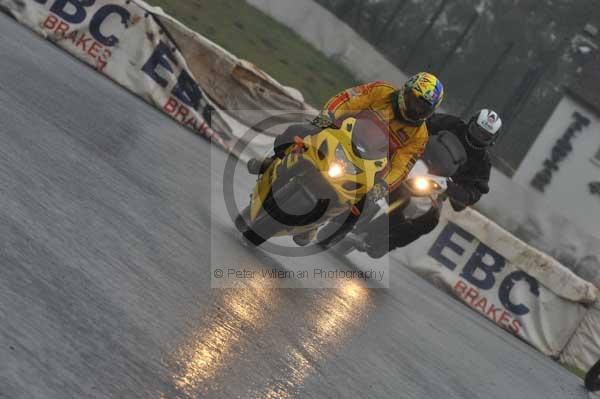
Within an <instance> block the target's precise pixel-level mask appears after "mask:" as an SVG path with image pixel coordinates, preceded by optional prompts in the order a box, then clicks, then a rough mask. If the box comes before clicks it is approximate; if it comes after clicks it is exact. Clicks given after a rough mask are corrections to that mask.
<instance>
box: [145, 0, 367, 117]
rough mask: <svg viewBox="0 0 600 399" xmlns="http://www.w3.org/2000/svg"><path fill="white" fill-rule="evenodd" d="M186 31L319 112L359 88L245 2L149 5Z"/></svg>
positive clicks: (160, 0) (157, 0)
mask: <svg viewBox="0 0 600 399" xmlns="http://www.w3.org/2000/svg"><path fill="white" fill-rule="evenodd" d="M149 3H150V4H152V5H155V6H159V7H162V8H163V9H164V10H165V11H166V12H167V13H169V14H170V15H172V16H173V17H175V18H177V19H178V20H179V21H181V22H183V23H184V24H185V25H187V26H188V27H190V28H191V29H193V30H195V31H196V32H198V33H200V34H202V35H203V36H205V37H207V38H209V39H210V40H212V41H214V42H215V43H217V44H219V45H220V46H222V47H224V48H225V49H227V50H229V51H230V52H232V53H233V54H235V55H236V56H238V57H240V58H244V59H246V60H248V61H250V62H252V63H254V64H256V65H257V66H258V67H260V68H261V69H263V70H264V71H266V72H267V73H268V74H270V75H271V76H273V77H274V78H275V79H277V80H278V81H279V82H281V83H282V84H284V85H286V86H292V87H295V88H297V89H298V90H300V91H301V92H302V94H303V95H304V97H305V100H306V102H308V103H309V104H311V105H313V106H315V107H317V108H320V107H321V106H322V105H323V104H324V103H325V101H327V100H328V99H329V98H330V97H332V96H333V95H334V94H336V93H338V92H340V91H342V90H344V89H346V88H348V87H351V86H354V85H355V84H356V83H357V82H356V80H355V79H354V77H353V76H352V75H351V74H350V72H348V71H347V70H346V69H345V68H344V67H343V66H341V65H340V64H339V63H337V62H336V61H335V60H332V59H330V58H328V57H326V56H325V55H324V54H322V53H321V52H319V51H318V50H317V49H316V48H314V47H313V46H311V45H310V44H308V43H307V42H305V41H304V40H303V39H302V38H301V37H300V36H299V35H298V34H296V33H295V32H293V31H292V30H291V29H289V28H287V27H285V26H284V25H282V24H280V23H279V22H277V21H275V20H274V19H273V18H271V17H269V16H267V15H266V14H264V13H262V12H261V11H259V10H257V9H256V8H254V7H252V6H250V5H249V4H247V3H246V1H245V0H149Z"/></svg>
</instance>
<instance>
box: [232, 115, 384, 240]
mask: <svg viewBox="0 0 600 399" xmlns="http://www.w3.org/2000/svg"><path fill="white" fill-rule="evenodd" d="M387 155H388V138H387V135H386V132H385V130H384V129H382V127H381V126H379V125H378V124H376V123H375V122H373V121H371V120H369V119H361V120H358V119H355V118H348V119H346V120H344V121H343V122H342V123H341V126H340V127H339V128H338V127H329V128H325V129H323V130H322V131H321V132H320V133H317V134H314V135H310V136H307V137H305V138H300V137H295V140H294V143H293V144H291V145H290V146H289V147H288V148H287V149H286V151H285V155H284V157H283V158H281V159H275V160H274V162H272V163H271V165H269V167H268V168H267V169H266V170H265V172H264V173H263V174H261V175H260V176H259V177H258V180H257V182H256V185H255V187H254V190H253V192H252V195H251V199H250V204H249V205H248V206H247V207H246V208H245V209H244V210H243V211H242V212H241V213H240V214H239V215H238V216H237V218H236V220H235V225H236V228H237V229H238V230H239V231H240V232H241V233H242V234H243V235H244V237H245V238H246V239H247V240H248V241H250V242H251V243H252V244H254V245H256V246H260V245H261V244H263V243H264V242H265V241H267V240H269V239H270V238H272V237H280V236H295V235H298V234H302V233H306V232H310V231H314V230H315V229H317V228H318V227H319V226H322V225H323V224H325V223H326V222H328V221H329V220H331V219H332V218H335V217H337V216H339V215H341V214H344V213H352V214H354V215H358V214H360V209H359V207H358V206H357V205H358V204H359V203H360V202H361V200H362V199H363V197H364V196H365V195H366V194H367V193H368V192H369V191H371V189H372V188H373V186H374V184H375V176H376V174H377V173H378V172H380V171H382V170H383V169H384V168H385V167H386V165H387Z"/></svg>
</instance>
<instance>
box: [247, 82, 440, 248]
mask: <svg viewBox="0 0 600 399" xmlns="http://www.w3.org/2000/svg"><path fill="white" fill-rule="evenodd" d="M443 98H444V87H443V85H442V82H441V81H440V80H439V79H438V78H436V77H435V76H434V75H432V74H430V73H427V72H420V73H418V74H416V75H414V76H412V77H411V78H409V79H408V80H407V82H406V83H405V84H404V85H403V87H402V88H401V89H398V88H397V87H394V86H393V85H391V84H388V83H384V82H373V83H367V84H364V85H361V86H357V87H354V88H351V89H348V90H345V91H343V92H341V93H339V94H338V95H336V96H335V97H333V98H332V99H331V100H329V101H328V102H327V104H326V105H325V108H324V109H323V110H322V111H321V113H320V114H319V116H318V117H317V118H316V119H315V120H314V121H313V122H312V124H311V125H293V126H290V127H289V128H288V129H287V130H286V131H285V132H284V133H283V134H282V135H280V136H278V137H277V139H276V140H275V144H274V150H275V155H274V156H273V157H271V158H267V159H265V160H257V159H251V160H250V161H249V162H248V170H249V171H250V173H253V174H260V173H262V172H264V171H265V170H266V168H267V167H268V166H269V165H270V164H271V162H272V161H273V160H274V159H275V158H276V157H279V158H281V157H283V155H284V151H285V149H286V148H287V147H288V146H289V145H290V144H291V143H293V140H294V136H300V137H305V136H308V135H310V134H315V133H318V132H320V131H321V130H322V129H324V128H327V127H335V126H339V125H340V123H341V122H342V121H343V120H344V119H346V118H348V117H356V118H361V117H365V118H370V119H374V120H375V121H376V122H379V123H380V124H381V125H383V126H385V128H386V130H387V132H388V134H389V155H388V159H389V162H388V167H387V168H386V170H384V171H383V172H382V176H381V180H382V185H384V186H387V188H389V189H390V190H394V189H395V188H396V187H398V186H399V185H400V183H402V181H403V180H404V178H405V177H406V176H407V174H408V172H409V171H410V169H411V168H412V166H413V164H414V163H415V161H416V159H418V158H419V157H420V156H421V154H422V153H423V151H424V149H425V146H426V145H427V141H428V139H429V134H428V132H427V126H426V124H425V121H426V120H427V118H429V117H430V116H431V115H432V114H433V113H434V112H435V110H436V109H437V108H438V107H439V105H440V104H441V102H442V100H443ZM387 188H384V189H387ZM313 237H314V232H310V233H307V234H304V235H302V236H297V237H294V240H295V241H296V243H297V244H299V245H306V244H308V243H309V242H310V241H311V240H312V238H313Z"/></svg>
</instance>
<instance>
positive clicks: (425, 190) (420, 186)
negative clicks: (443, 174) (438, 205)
mask: <svg viewBox="0 0 600 399" xmlns="http://www.w3.org/2000/svg"><path fill="white" fill-rule="evenodd" d="M407 183H408V186H409V187H410V189H411V191H412V192H413V193H415V194H426V195H428V194H433V193H434V192H436V191H439V190H440V189H441V187H440V185H439V184H438V183H437V182H435V181H434V180H432V179H428V178H426V177H415V178H413V179H410V180H408V181H407Z"/></svg>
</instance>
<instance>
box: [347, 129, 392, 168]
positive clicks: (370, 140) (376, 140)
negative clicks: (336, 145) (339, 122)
mask: <svg viewBox="0 0 600 399" xmlns="http://www.w3.org/2000/svg"><path fill="white" fill-rule="evenodd" d="M388 144H389V143H388V135H387V132H386V131H385V129H384V128H383V127H382V126H380V125H378V124H377V123H375V122H373V121H372V120H369V119H359V120H357V121H356V123H355V125H354V127H353V129H352V147H353V149H354V152H355V153H356V155H358V156H359V157H361V158H363V159H368V160H375V159H380V158H385V157H387V154H388Z"/></svg>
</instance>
